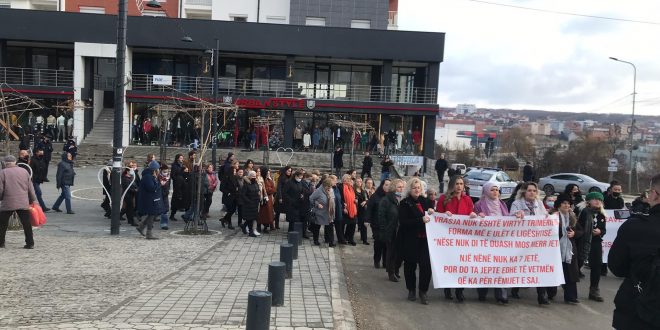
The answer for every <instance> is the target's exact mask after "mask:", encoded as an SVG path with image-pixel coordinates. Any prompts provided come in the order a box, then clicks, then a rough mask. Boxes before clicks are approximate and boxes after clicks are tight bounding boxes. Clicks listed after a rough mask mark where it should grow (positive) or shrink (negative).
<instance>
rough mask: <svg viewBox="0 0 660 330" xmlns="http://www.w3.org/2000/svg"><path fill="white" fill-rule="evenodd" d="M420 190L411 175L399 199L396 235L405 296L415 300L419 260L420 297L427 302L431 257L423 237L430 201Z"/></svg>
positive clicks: (418, 180)
mask: <svg viewBox="0 0 660 330" xmlns="http://www.w3.org/2000/svg"><path fill="white" fill-rule="evenodd" d="M422 192H424V189H423V188H422V181H421V180H420V179H418V178H413V179H411V180H410V182H409V183H408V196H407V197H406V198H404V199H403V200H402V201H401V202H400V203H399V224H400V227H399V233H398V237H397V239H399V240H400V241H401V252H402V256H403V261H404V265H403V276H404V277H405V279H406V288H407V289H408V300H410V301H415V300H416V298H415V289H416V279H417V278H416V277H417V276H416V275H415V271H416V270H417V265H418V264H419V301H420V302H421V303H422V304H424V305H428V303H429V301H428V297H427V295H426V292H427V291H428V290H429V284H430V283H431V258H430V256H429V245H428V242H427V239H426V224H427V223H428V222H430V221H431V217H430V216H429V214H433V204H432V203H431V201H430V200H428V199H427V198H426V197H424V196H423V195H422ZM427 212H428V213H427ZM457 296H458V294H457Z"/></svg>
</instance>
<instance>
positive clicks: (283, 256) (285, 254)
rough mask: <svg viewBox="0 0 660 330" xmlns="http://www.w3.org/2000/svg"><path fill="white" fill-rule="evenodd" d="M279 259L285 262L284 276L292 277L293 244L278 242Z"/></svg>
mask: <svg viewBox="0 0 660 330" xmlns="http://www.w3.org/2000/svg"><path fill="white" fill-rule="evenodd" d="M280 261H281V262H284V263H285V264H286V278H292V277H293V245H291V244H289V243H282V244H280Z"/></svg>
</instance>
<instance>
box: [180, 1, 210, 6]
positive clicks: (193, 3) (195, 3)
mask: <svg viewBox="0 0 660 330" xmlns="http://www.w3.org/2000/svg"><path fill="white" fill-rule="evenodd" d="M212 2H213V1H212V0H185V2H184V4H186V5H190V6H208V7H211V6H212Z"/></svg>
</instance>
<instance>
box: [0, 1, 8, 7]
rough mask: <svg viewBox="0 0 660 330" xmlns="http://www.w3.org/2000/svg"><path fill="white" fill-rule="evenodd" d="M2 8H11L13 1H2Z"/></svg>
mask: <svg viewBox="0 0 660 330" xmlns="http://www.w3.org/2000/svg"><path fill="white" fill-rule="evenodd" d="M0 8H11V1H5V0H1V1H0Z"/></svg>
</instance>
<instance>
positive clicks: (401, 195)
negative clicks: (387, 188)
mask: <svg viewBox="0 0 660 330" xmlns="http://www.w3.org/2000/svg"><path fill="white" fill-rule="evenodd" d="M394 195H396V197H398V198H401V197H403V193H402V192H398V191H395V192H394Z"/></svg>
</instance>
